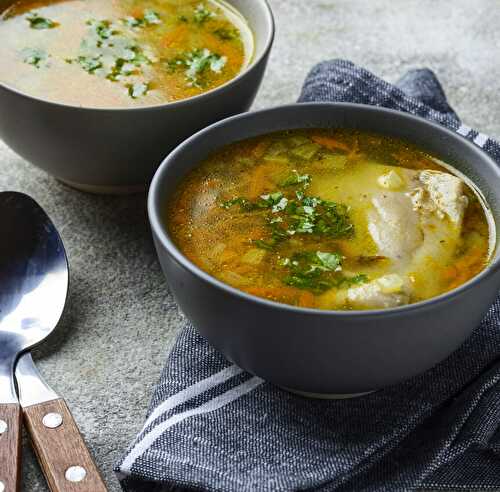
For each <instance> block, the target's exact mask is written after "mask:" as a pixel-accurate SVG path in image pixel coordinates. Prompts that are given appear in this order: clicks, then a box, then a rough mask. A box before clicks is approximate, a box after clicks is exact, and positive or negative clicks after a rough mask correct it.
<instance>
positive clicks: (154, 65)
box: [0, 0, 253, 107]
mask: <svg viewBox="0 0 500 492" xmlns="http://www.w3.org/2000/svg"><path fill="white" fill-rule="evenodd" d="M0 38H1V39H2V43H1V44H0V60H1V62H0V64H1V65H2V70H0V82H3V83H6V84H8V85H10V86H12V87H14V88H16V89H18V90H21V91H23V92H25V93H27V94H29V95H32V96H36V97H39V98H42V99H47V100H51V101H56V102H61V103H66V104H72V105H78V106H86V107H133V106H144V105H155V104H163V103H166V102H170V101H177V100H180V99H185V98H189V97H192V96H196V95H198V94H201V93H203V92H206V91H209V90H211V89H213V88H215V87H217V86H219V85H221V84H224V83H226V82H228V81H229V80H231V79H233V78H234V77H236V76H237V75H238V74H239V73H240V72H241V71H242V70H243V69H244V68H245V67H246V66H247V65H248V64H249V62H250V61H251V58H252V54H253V37H252V33H251V31H250V29H249V27H248V24H247V23H246V21H245V19H244V18H243V17H242V16H241V15H240V14H239V13H238V12H237V11H235V10H234V8H233V7H231V6H229V5H228V4H226V3H225V2H223V1H219V0H195V1H192V0H185V1H182V2H179V1H176V0H113V1H111V0H59V1H54V0H53V1H50V0H47V1H36V2H35V1H29V0H21V1H17V2H13V3H12V4H11V6H10V7H9V8H7V9H6V10H4V11H3V12H1V11H0Z"/></svg>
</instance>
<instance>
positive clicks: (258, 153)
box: [252, 140, 269, 159]
mask: <svg viewBox="0 0 500 492" xmlns="http://www.w3.org/2000/svg"><path fill="white" fill-rule="evenodd" d="M268 147H269V142H267V141H266V140H262V141H261V142H259V143H258V144H257V145H256V146H255V147H254V148H253V150H252V154H253V155H254V156H255V157H256V158H257V159H260V158H262V156H263V155H264V154H265V152H266V150H267V148H268Z"/></svg>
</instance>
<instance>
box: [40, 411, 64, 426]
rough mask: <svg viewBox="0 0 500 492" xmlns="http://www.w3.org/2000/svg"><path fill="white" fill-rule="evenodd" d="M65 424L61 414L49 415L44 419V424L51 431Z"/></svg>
mask: <svg viewBox="0 0 500 492" xmlns="http://www.w3.org/2000/svg"><path fill="white" fill-rule="evenodd" d="M62 422H63V418H62V415H61V414H60V413H48V414H47V415H45V416H44V417H43V419H42V424H43V425H44V426H45V427H47V428H49V429H57V427H59V426H60V425H61V424H62Z"/></svg>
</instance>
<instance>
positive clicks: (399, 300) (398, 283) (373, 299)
mask: <svg viewBox="0 0 500 492" xmlns="http://www.w3.org/2000/svg"><path fill="white" fill-rule="evenodd" d="M408 284H409V282H408V280H405V279H404V278H403V277H401V276H400V275H397V274H395V273H393V274H389V275H384V276H382V277H379V278H377V279H375V280H372V281H371V282H368V283H366V284H361V285H357V286H356V287H351V288H349V289H347V302H348V303H349V305H350V306H352V307H353V308H362V309H378V308H389V307H396V306H401V305H404V304H408V302H409V301H410V289H409V285H408Z"/></svg>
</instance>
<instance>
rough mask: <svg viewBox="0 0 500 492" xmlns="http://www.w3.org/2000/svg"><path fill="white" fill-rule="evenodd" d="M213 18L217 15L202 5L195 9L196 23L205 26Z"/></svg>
mask: <svg viewBox="0 0 500 492" xmlns="http://www.w3.org/2000/svg"><path fill="white" fill-rule="evenodd" d="M211 17H215V13H214V12H212V11H211V10H209V9H207V8H206V7H205V5H203V4H202V3H200V4H199V5H198V6H197V7H196V8H195V9H194V21H195V22H196V23H197V24H204V23H205V22H206V21H207V20H208V19H210V18H211Z"/></svg>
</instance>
